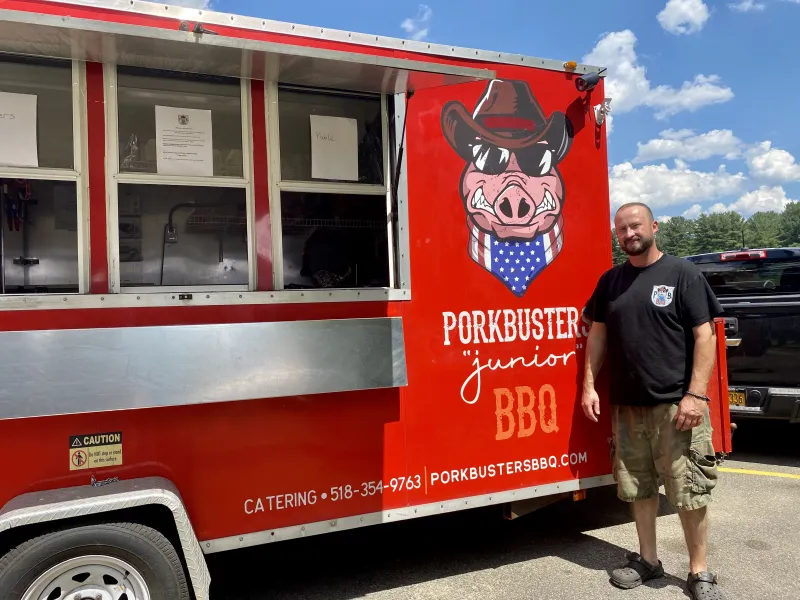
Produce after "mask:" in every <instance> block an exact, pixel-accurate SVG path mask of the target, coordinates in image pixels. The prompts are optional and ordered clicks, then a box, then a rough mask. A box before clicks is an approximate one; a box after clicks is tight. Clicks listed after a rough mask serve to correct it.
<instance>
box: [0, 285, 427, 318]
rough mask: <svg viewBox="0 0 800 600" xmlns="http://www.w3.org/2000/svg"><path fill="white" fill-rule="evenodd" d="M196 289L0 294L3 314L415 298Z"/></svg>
mask: <svg viewBox="0 0 800 600" xmlns="http://www.w3.org/2000/svg"><path fill="white" fill-rule="evenodd" d="M218 290H219V286H217V288H216V290H210V289H209V290H204V291H203V290H201V291H197V290H195V291H193V292H192V298H191V300H181V299H180V298H179V294H180V293H183V292H184V290H181V292H177V291H173V292H169V293H163V292H162V293H153V292H151V291H147V292H142V293H140V294H138V295H134V294H133V293H128V292H127V291H125V290H123V293H120V294H104V295H101V294H85V295H80V294H70V295H65V296H58V295H44V294H43V295H39V296H33V295H30V296H24V295H19V296H0V313H2V312H4V311H9V312H10V311H17V310H64V309H87V308H91V309H101V308H143V307H147V308H153V307H157V308H171V307H181V306H238V305H246V306H250V305H253V304H263V305H268V304H321V303H329V302H333V303H335V302H399V301H405V300H411V290H389V289H386V288H364V289H360V290H351V289H339V290H337V289H331V290H323V289H311V290H277V291H274V292H245V291H240V292H232V291H231V292H221V291H218Z"/></svg>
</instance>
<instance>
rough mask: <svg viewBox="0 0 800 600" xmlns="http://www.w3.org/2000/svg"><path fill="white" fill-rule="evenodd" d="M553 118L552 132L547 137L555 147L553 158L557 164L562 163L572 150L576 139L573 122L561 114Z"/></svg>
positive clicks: (555, 114) (549, 142)
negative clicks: (573, 140) (573, 141)
mask: <svg viewBox="0 0 800 600" xmlns="http://www.w3.org/2000/svg"><path fill="white" fill-rule="evenodd" d="M550 118H551V121H552V122H551V125H550V130H549V131H548V135H547V142H548V144H550V145H552V146H553V155H554V156H553V158H555V162H556V163H559V162H561V161H562V160H563V159H564V157H565V156H566V155H567V154H568V153H569V150H570V148H572V139H573V138H574V137H575V129H574V128H573V127H572V122H571V121H570V120H569V118H568V117H567V116H566V115H565V114H564V113H561V112H557V113H553V115H552V116H551V117H550Z"/></svg>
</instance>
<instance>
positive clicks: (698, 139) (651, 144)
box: [634, 129, 744, 163]
mask: <svg viewBox="0 0 800 600" xmlns="http://www.w3.org/2000/svg"><path fill="white" fill-rule="evenodd" d="M637 146H638V148H639V150H638V152H637V153H636V158H635V159H634V162H636V163H642V162H650V161H654V160H664V159H666V158H680V159H682V160H687V161H692V160H705V159H707V158H711V157H712V156H724V157H725V158H726V159H728V160H732V159H735V158H739V157H740V156H741V155H742V151H743V149H744V144H743V143H742V141H741V140H740V139H739V138H737V137H736V136H735V135H733V132H732V131H731V130H730V129H714V130H712V131H709V132H707V133H701V134H699V135H698V134H696V133H695V132H694V131H692V130H691V129H681V130H678V131H675V130H673V129H667V130H665V131H662V132H661V133H659V137H658V138H656V139H652V140H650V141H648V142H645V143H644V144H642V143H641V142H639V143H638V144H637Z"/></svg>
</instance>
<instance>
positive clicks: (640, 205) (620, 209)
mask: <svg viewBox="0 0 800 600" xmlns="http://www.w3.org/2000/svg"><path fill="white" fill-rule="evenodd" d="M634 206H639V207H641V208H643V209H644V210H645V212H646V213H647V216H648V217H649V218H650V220H651V221H655V217H653V211H652V210H650V207H649V206H647V204H645V203H644V202H628V203H627V204H623V205H622V206H620V207H619V208H618V209H617V214H619V213H620V212H621V211H622V210H623V209H625V208H633V207H634Z"/></svg>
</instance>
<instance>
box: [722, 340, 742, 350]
mask: <svg viewBox="0 0 800 600" xmlns="http://www.w3.org/2000/svg"><path fill="white" fill-rule="evenodd" d="M741 343H742V338H725V346H727V347H728V348H737V347H738V346H740V345H741Z"/></svg>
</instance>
